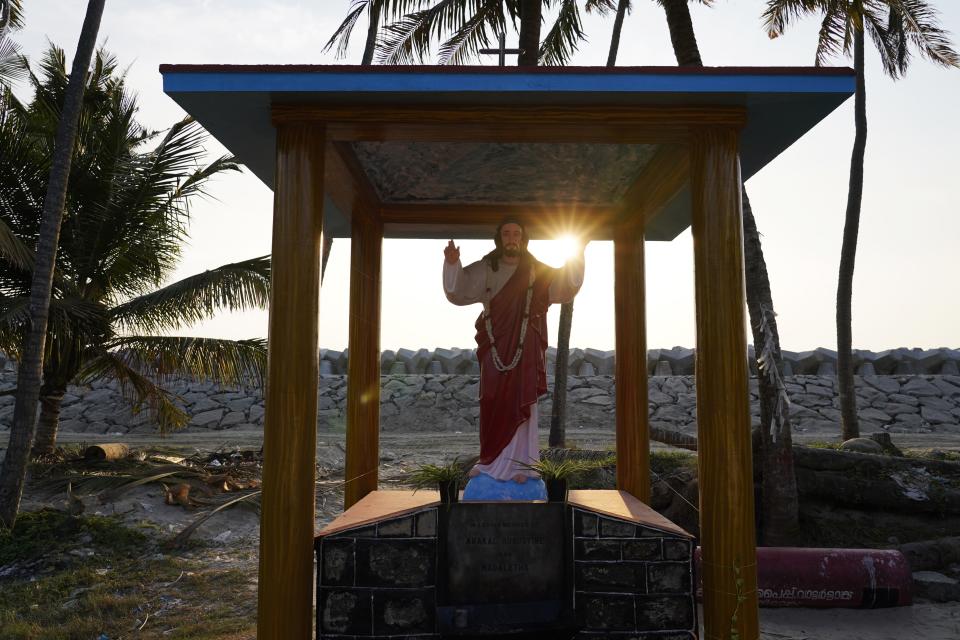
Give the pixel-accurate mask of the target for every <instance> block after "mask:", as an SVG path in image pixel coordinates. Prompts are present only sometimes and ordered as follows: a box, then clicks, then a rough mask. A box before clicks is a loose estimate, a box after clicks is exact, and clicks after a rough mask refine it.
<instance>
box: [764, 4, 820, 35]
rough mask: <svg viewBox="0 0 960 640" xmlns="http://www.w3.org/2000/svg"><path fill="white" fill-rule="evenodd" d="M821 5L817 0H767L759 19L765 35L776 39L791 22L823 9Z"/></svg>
mask: <svg viewBox="0 0 960 640" xmlns="http://www.w3.org/2000/svg"><path fill="white" fill-rule="evenodd" d="M822 4H823V3H822V2H819V1H818V0H767V8H766V9H764V11H763V14H762V15H761V17H760V19H761V21H762V22H763V27H764V29H766V31H767V35H768V36H770V37H771V38H776V37H778V36H781V35H783V33H784V32H785V31H786V30H787V27H788V26H789V25H790V23H792V22H793V21H795V20H797V19H799V18H802V17H804V16H806V15H809V14H812V13H815V12H817V11H818V10H820V9H821V8H823V7H822Z"/></svg>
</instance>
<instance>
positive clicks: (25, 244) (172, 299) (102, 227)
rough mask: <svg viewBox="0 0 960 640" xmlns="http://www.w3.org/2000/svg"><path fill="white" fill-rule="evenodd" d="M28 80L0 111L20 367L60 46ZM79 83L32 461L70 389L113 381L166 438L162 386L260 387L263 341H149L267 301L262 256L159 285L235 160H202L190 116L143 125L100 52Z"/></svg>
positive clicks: (9, 278) (11, 343) (1, 253)
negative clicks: (197, 380)
mask: <svg viewBox="0 0 960 640" xmlns="http://www.w3.org/2000/svg"><path fill="white" fill-rule="evenodd" d="M30 82H31V84H32V86H33V89H34V98H33V100H32V102H31V103H29V104H22V103H20V102H18V101H17V100H16V99H12V98H11V99H10V100H9V101H8V102H7V103H5V105H4V107H5V108H4V109H3V110H2V111H0V349H3V350H4V351H6V352H7V353H8V354H10V355H12V356H14V357H15V358H18V359H21V361H22V358H23V348H24V347H23V344H24V338H25V336H26V333H27V331H28V328H29V327H30V314H29V301H30V292H31V289H30V286H31V279H32V277H33V273H34V271H35V269H36V264H37V258H36V254H35V252H34V251H33V250H32V249H31V247H32V246H34V245H35V243H36V242H37V239H38V238H39V237H40V235H41V233H42V229H41V226H40V223H39V220H40V216H39V210H38V209H39V206H40V202H42V196H43V193H44V191H45V189H46V188H47V185H46V180H47V169H48V167H49V166H50V164H51V154H52V151H53V149H54V135H55V130H56V128H57V113H58V109H59V105H60V104H62V102H63V98H64V92H65V88H66V86H67V77H66V72H65V61H64V56H63V51H62V50H59V49H56V48H51V49H50V50H49V51H48V52H47V53H46V54H45V56H44V57H43V59H42V61H41V64H40V74H39V76H38V75H35V74H33V73H31V74H30ZM87 87H88V88H87V92H86V94H85V96H84V99H83V104H82V109H81V114H80V117H79V126H78V135H77V144H76V145H75V146H74V153H73V157H72V169H71V172H70V177H69V182H68V188H67V194H66V208H65V211H64V220H63V228H62V233H61V234H60V238H59V251H58V254H57V261H56V267H55V270H54V272H53V275H52V291H53V296H52V301H51V304H50V322H49V324H48V327H47V333H46V344H45V358H44V366H43V374H42V386H41V388H40V392H39V400H40V418H39V424H40V427H39V430H38V432H37V434H36V438H35V440H34V452H35V453H45V452H49V451H51V450H52V449H53V447H54V446H55V443H56V434H57V425H58V422H59V413H60V402H61V400H62V399H63V394H64V392H65V391H66V387H67V385H68V384H71V383H87V382H91V381H93V380H96V379H103V378H108V379H113V380H116V381H117V382H118V383H119V387H120V389H121V391H122V392H123V393H124V395H125V396H126V397H127V398H128V399H129V400H130V401H131V403H132V408H133V410H134V411H135V412H137V411H140V410H144V409H146V410H149V411H151V412H152V414H153V415H154V416H155V418H156V420H157V422H158V424H159V427H160V429H161V431H166V430H169V429H175V428H177V427H180V426H182V425H184V424H185V423H186V421H187V418H188V417H187V415H186V414H185V413H184V411H183V410H182V409H181V408H180V407H179V406H178V404H177V402H176V397H175V395H174V394H172V393H170V392H169V391H167V390H165V389H164V388H163V384H162V383H163V382H164V380H166V379H168V378H170V377H172V376H191V377H202V378H207V379H213V380H217V381H222V382H226V383H234V382H242V381H250V382H257V381H259V379H260V375H261V371H262V369H263V367H264V365H265V362H266V349H265V344H264V342H263V340H246V341H238V342H234V341H229V340H214V339H203V338H183V337H171V336H165V335H158V334H162V333H166V332H170V331H174V330H176V329H179V328H182V327H184V326H187V325H190V324H192V323H194V322H196V321H199V320H202V319H204V318H207V317H209V316H210V315H212V314H213V313H215V312H216V311H217V310H219V309H231V310H232V309H244V308H250V307H264V306H265V305H266V304H267V300H268V290H269V279H270V264H269V258H266V257H263V258H256V259H253V260H247V261H243V262H239V263H236V264H230V265H225V266H223V267H220V268H218V269H213V270H210V271H205V272H203V273H201V274H198V275H195V276H192V277H189V278H186V279H183V280H181V281H179V282H175V283H173V284H170V285H167V286H165V287H160V284H161V283H162V282H163V281H164V280H166V279H167V278H168V277H169V276H170V274H171V273H172V271H173V269H174V268H175V267H176V265H177V263H178V260H179V257H180V252H181V248H182V246H183V243H184V241H185V240H186V231H187V223H188V220H189V205H190V202H191V201H192V200H194V199H195V198H196V197H198V196H202V195H204V193H205V188H206V185H207V182H208V180H209V179H210V178H211V177H213V176H215V175H217V174H220V173H222V172H225V171H233V170H237V169H238V166H237V164H236V162H235V161H234V160H233V159H232V158H231V157H226V156H225V157H221V158H218V159H216V160H214V161H213V162H211V163H210V164H206V165H203V164H201V160H202V158H203V156H204V155H205V151H204V148H203V142H204V139H205V133H204V132H203V131H202V129H201V128H200V127H199V125H197V124H196V123H195V122H193V121H192V120H191V119H189V118H187V119H185V120H182V121H180V122H178V123H176V124H174V125H173V126H172V127H171V128H170V129H169V130H167V131H166V132H156V131H151V130H148V129H145V128H144V127H142V126H141V125H140V124H138V123H137V121H136V112H137V102H136V99H135V97H134V96H133V95H131V94H130V93H129V92H127V91H126V89H125V85H124V77H123V75H122V74H119V73H118V72H117V70H116V61H115V60H114V58H112V57H111V56H109V55H108V54H106V53H104V52H102V51H101V52H98V54H97V55H96V58H95V60H94V63H93V65H92V69H91V71H90V73H89V77H88V81H87Z"/></svg>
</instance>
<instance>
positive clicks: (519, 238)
mask: <svg viewBox="0 0 960 640" xmlns="http://www.w3.org/2000/svg"><path fill="white" fill-rule="evenodd" d="M500 246H501V247H503V254H504V255H505V256H510V257H513V256H519V255H520V254H521V252H522V251H523V229H522V228H521V227H520V225H518V224H514V223H513V222H508V223H507V224H505V225H503V227H501V228H500Z"/></svg>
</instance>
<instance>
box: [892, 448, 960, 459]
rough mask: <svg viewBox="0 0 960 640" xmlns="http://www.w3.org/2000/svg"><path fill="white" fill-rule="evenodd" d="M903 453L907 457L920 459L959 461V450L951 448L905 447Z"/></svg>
mask: <svg viewBox="0 0 960 640" xmlns="http://www.w3.org/2000/svg"><path fill="white" fill-rule="evenodd" d="M903 455H905V456H906V457H908V458H918V459H921V460H944V461H947V462H960V451H954V450H952V449H905V450H904V452H903Z"/></svg>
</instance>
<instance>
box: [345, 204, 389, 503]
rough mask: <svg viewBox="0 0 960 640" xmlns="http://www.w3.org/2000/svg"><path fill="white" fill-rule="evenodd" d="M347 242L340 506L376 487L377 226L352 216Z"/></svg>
mask: <svg viewBox="0 0 960 640" xmlns="http://www.w3.org/2000/svg"><path fill="white" fill-rule="evenodd" d="M352 236H353V237H352V239H351V244H350V345H349V346H350V365H349V375H348V376H347V451H346V468H345V476H346V484H345V486H344V495H343V508H344V509H349V508H350V507H351V506H353V505H354V504H356V503H357V502H358V501H359V500H360V499H361V498H362V497H363V496H365V495H367V494H368V493H370V492H371V491H376V490H377V470H378V468H379V465H380V261H381V249H382V246H383V224H382V223H381V222H380V220H379V218H378V217H376V216H374V215H369V214H366V213H363V212H357V211H355V212H354V214H353V232H352Z"/></svg>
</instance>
